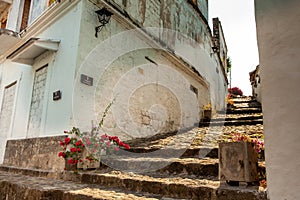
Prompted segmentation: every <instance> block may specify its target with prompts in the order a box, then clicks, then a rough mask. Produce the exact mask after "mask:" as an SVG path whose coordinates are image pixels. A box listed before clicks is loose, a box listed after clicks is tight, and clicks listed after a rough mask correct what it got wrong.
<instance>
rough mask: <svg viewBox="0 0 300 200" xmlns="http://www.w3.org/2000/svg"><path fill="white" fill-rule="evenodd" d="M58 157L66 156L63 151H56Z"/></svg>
mask: <svg viewBox="0 0 300 200" xmlns="http://www.w3.org/2000/svg"><path fill="white" fill-rule="evenodd" d="M58 157H63V158H65V157H66V154H65V153H64V152H59V153H58Z"/></svg>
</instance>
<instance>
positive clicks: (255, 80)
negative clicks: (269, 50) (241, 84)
mask: <svg viewBox="0 0 300 200" xmlns="http://www.w3.org/2000/svg"><path fill="white" fill-rule="evenodd" d="M249 76H250V83H251V88H252V97H253V98H255V99H256V100H257V101H258V102H260V103H261V101H262V94H261V84H260V79H261V77H260V66H259V65H257V66H256V68H255V70H253V71H252V72H250V73H249Z"/></svg>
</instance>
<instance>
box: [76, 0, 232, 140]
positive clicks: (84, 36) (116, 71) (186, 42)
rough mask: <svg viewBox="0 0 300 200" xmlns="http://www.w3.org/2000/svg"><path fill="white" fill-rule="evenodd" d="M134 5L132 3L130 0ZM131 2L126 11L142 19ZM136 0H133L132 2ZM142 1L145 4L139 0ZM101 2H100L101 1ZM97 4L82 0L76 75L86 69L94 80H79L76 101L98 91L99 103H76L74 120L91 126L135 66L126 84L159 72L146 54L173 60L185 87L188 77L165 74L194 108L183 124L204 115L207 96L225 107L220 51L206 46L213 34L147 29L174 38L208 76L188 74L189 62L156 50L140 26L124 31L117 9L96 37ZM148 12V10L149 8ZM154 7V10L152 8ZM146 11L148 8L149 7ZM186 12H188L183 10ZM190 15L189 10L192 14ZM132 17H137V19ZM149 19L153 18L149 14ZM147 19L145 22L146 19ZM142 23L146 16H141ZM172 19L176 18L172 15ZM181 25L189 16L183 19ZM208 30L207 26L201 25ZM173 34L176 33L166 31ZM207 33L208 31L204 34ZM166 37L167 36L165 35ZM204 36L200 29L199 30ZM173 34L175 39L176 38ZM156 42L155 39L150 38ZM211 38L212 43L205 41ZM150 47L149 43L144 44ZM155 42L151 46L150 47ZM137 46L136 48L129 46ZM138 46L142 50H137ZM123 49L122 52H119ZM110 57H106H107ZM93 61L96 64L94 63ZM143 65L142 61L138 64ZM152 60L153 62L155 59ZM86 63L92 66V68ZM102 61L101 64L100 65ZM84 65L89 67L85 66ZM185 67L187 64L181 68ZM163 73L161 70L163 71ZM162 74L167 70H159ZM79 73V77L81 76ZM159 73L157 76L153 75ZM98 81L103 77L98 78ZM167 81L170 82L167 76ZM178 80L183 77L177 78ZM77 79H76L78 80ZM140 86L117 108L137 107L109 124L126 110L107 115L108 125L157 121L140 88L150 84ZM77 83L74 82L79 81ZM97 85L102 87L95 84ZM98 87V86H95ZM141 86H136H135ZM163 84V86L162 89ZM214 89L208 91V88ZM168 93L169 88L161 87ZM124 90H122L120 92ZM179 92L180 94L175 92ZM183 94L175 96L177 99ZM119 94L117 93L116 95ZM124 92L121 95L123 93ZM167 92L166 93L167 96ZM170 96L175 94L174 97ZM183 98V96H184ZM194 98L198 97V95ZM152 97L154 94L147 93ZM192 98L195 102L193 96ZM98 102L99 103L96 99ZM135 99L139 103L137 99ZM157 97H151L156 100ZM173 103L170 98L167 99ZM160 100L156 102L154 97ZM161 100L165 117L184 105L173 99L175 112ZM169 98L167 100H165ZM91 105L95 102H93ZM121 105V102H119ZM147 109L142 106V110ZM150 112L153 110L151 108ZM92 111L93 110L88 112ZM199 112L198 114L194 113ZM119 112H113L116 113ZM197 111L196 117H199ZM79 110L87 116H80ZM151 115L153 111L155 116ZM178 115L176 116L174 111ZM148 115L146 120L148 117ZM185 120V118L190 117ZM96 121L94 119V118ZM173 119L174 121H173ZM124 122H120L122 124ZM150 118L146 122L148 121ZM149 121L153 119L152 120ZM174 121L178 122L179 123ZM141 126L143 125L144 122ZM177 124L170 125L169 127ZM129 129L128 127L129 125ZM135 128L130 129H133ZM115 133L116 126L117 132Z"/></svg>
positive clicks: (182, 54) (188, 58)
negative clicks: (196, 35) (194, 90)
mask: <svg viewBox="0 0 300 200" xmlns="http://www.w3.org/2000/svg"><path fill="white" fill-rule="evenodd" d="M130 5H131V4H130ZM130 5H128V4H127V7H126V9H127V11H128V12H129V14H130V15H131V16H133V17H134V16H138V17H139V19H143V16H142V13H139V12H138V13H135V11H134V9H133V8H132V7H130ZM131 6H133V5H131ZM140 6H141V5H140ZM147 6H148V7H149V8H153V7H155V6H156V7H157V2H156V1H155V2H154V3H153V5H152V4H151V3H147V4H146V7H147ZM100 7H101V6H100ZM97 9H99V7H97V6H95V5H93V4H92V3H90V2H89V1H84V8H83V16H82V21H81V33H80V46H79V51H78V53H79V54H78V65H77V66H78V71H77V72H78V74H77V75H78V76H80V75H81V74H82V73H83V72H84V73H83V74H85V75H88V76H90V77H92V78H93V79H94V85H93V86H85V85H83V84H81V83H79V82H78V86H79V87H80V89H79V92H81V91H82V93H80V94H81V96H82V98H80V100H78V103H80V102H88V101H89V98H92V99H93V98H94V95H96V97H95V98H96V99H97V101H96V103H95V102H94V101H92V102H91V104H93V103H95V105H96V107H95V109H96V111H93V110H91V111H90V112H89V111H88V110H89V109H90V108H88V106H87V107H85V106H84V105H83V106H78V107H80V108H81V109H80V111H78V110H76V108H74V110H73V114H75V118H76V116H77V117H78V115H80V116H79V118H80V120H79V121H80V122H79V121H78V119H77V121H76V119H75V124H76V123H77V124H76V125H78V123H79V124H81V123H82V124H83V123H85V124H86V125H87V128H88V127H90V126H91V120H95V118H94V116H93V115H94V114H95V113H96V116H97V117H98V118H99V117H101V116H102V113H103V112H104V109H105V107H106V106H107V105H108V104H109V103H110V101H112V99H113V98H114V97H115V96H114V92H115V91H114V90H115V88H117V86H118V83H119V81H122V80H123V79H124V77H126V76H128V74H130V73H133V74H134V72H133V70H134V69H135V70H137V72H136V75H135V76H133V77H132V78H131V79H129V80H128V82H126V83H124V89H125V90H126V89H128V88H132V85H136V84H141V83H142V81H141V80H143V81H144V83H145V85H147V84H146V82H147V80H146V79H140V78H139V77H140V76H141V75H144V76H145V77H146V74H148V76H149V77H148V78H149V79H151V77H153V74H155V73H157V71H156V70H154V71H153V73H152V74H151V73H150V71H147V70H145V69H144V68H143V65H147V64H149V63H150V62H149V61H147V60H146V59H145V56H147V57H149V58H151V59H152V60H153V61H155V62H156V63H157V64H158V66H160V65H161V64H163V65H167V66H171V67H172V68H173V69H174V71H176V72H177V73H179V74H181V75H182V77H184V79H185V80H186V81H187V83H186V87H182V88H181V87H180V86H181V85H185V83H184V82H181V83H180V79H177V80H176V79H175V76H174V77H173V79H172V77H171V78H168V77H165V79H164V80H165V81H166V82H165V84H166V85H167V86H168V87H169V89H170V88H172V87H177V91H179V92H178V93H181V95H179V96H181V97H182V96H184V95H185V94H186V96H185V97H183V98H182V99H185V100H183V102H182V103H183V104H185V105H187V107H189V108H188V109H191V110H188V109H187V110H186V111H184V112H182V113H180V115H181V116H182V117H183V118H185V119H186V120H187V121H188V123H186V124H184V125H185V126H187V127H188V126H191V125H194V124H196V123H197V122H198V121H199V118H200V116H199V115H201V113H200V110H201V108H202V106H203V105H205V104H207V103H208V102H210V101H212V103H213V105H214V108H215V110H222V109H223V108H224V106H225V101H224V97H225V93H226V90H227V84H226V81H225V78H224V76H223V74H222V71H221V68H220V66H219V64H218V61H217V57H216V55H215V54H213V53H212V52H211V51H210V49H209V50H208V49H207V46H210V44H209V42H210V40H207V39H201V38H199V40H201V42H200V43H197V42H193V41H192V40H190V39H186V38H185V36H183V35H182V34H179V33H175V32H174V34H173V33H171V32H169V33H168V32H167V31H166V30H163V29H162V28H161V27H158V28H157V29H151V30H148V29H147V30H146V31H147V32H148V31H149V32H151V33H155V34H157V33H158V36H159V37H160V38H164V39H166V40H167V42H171V43H170V44H171V45H172V47H173V48H174V50H175V53H176V54H177V55H179V57H181V58H183V59H184V60H185V61H188V62H189V63H190V64H191V65H193V66H194V67H195V68H196V70H197V71H198V72H200V74H201V75H202V76H203V77H204V78H201V77H199V76H198V75H196V73H194V74H193V75H190V74H189V73H187V72H186V69H187V68H188V67H187V65H184V66H182V64H181V66H178V65H180V64H178V63H177V64H176V62H178V61H175V60H176V59H174V58H171V57H170V56H169V57H168V56H167V53H165V55H164V54H163V53H161V52H159V51H157V50H154V49H153V48H155V45H154V46H153V40H152V41H151V40H148V39H147V36H143V33H142V32H141V33H139V32H138V31H137V32H134V31H133V32H131V33H130V34H129V35H130V36H127V35H126V33H125V34H124V33H123V31H126V30H128V29H129V28H131V27H130V26H128V24H127V23H128V22H126V20H125V19H120V17H118V16H117V14H116V13H115V14H114V15H113V16H112V18H111V21H110V22H109V24H107V25H106V26H105V27H104V28H103V29H102V30H101V32H100V33H99V35H98V38H96V37H94V34H95V32H94V28H95V26H96V25H98V21H97V18H96V15H95V13H94V11H96V10H97ZM189 9H190V7H187V10H185V12H188V10H189ZM148 12H150V11H148ZM151 12H152V11H151ZM145 13H147V11H145ZM182 16H184V14H183V15H182ZM156 17H159V15H158V13H157V15H154V16H153V20H154V22H155V23H156V25H158V21H157V18H156ZM189 17H190V16H189ZM133 20H134V19H133ZM146 20H148V21H150V20H151V19H146V18H145V22H146ZM184 20H186V21H187V23H192V22H190V21H189V20H188V19H184ZM145 22H143V23H145ZM140 23H142V22H140ZM172 23H175V22H174V21H173V22H172ZM181 23H182V26H183V24H184V23H185V22H181ZM198 25H199V26H202V25H201V23H200V24H198ZM159 26H162V24H161V23H159ZM203 31H204V30H203ZM170 33H171V34H173V35H172V37H171V36H170V35H168V34H170ZM118 34H124V36H122V37H124V38H123V39H120V38H119V37H118ZM202 35H204V34H202ZM166 37H167V38H166ZM199 37H200V35H199ZM117 39H120V41H119V43H118V42H116V40H117ZM173 40H174V41H173ZM104 41H105V42H107V43H108V44H109V45H108V46H105V48H102V49H101V50H96V51H95V52H91V51H92V50H93V49H94V48H96V49H97V48H98V47H99V46H101V45H102V44H103V42H104ZM151 43H152V44H151ZM207 43H208V44H207ZM147 48H150V49H148V50H146V49H147ZM151 48H152V49H151ZM130 49H133V50H132V51H127V50H130ZM134 49H138V50H134ZM118 52H120V54H118ZM122 52H123V53H124V52H125V53H126V54H125V55H123V54H122ZM90 54H95V55H96V56H94V57H93V59H90V58H91V57H89V56H90ZM112 54H116V55H117V57H115V58H114V59H113V60H112V61H111V63H110V64H109V65H105V64H107V63H105V61H103V60H105V59H108V57H111V56H112ZM107 62H108V61H107ZM93 65H95V66H93ZM139 65H141V66H140V67H139ZM152 65H153V64H152ZM87 66H91V67H90V68H89V69H88V67H87ZM100 66H102V67H100ZM150 67H151V66H149V67H148V68H147V69H150ZM82 68H86V69H82ZM158 68H163V67H158ZM182 68H183V69H184V68H185V70H182ZM101 69H102V70H105V71H104V72H101V73H103V74H105V75H103V74H100V75H103V77H102V78H103V79H99V78H97V76H100V75H99V74H98V73H99V70H100V71H101ZM160 73H162V72H160ZM161 76H163V75H161ZM197 77H198V79H202V81H199V80H198V81H197ZM78 79H79V78H77V81H78ZM154 79H155V77H154ZM98 81H99V82H98ZM168 81H169V82H168ZM178 81H179V82H178ZM75 82H76V81H75ZM190 85H193V86H195V87H196V88H197V89H198V96H197V97H196V98H195V97H194V96H195V94H193V93H192V92H191V90H190ZM140 86H141V87H139V90H136V91H128V93H131V95H132V98H131V99H132V100H129V101H128V102H127V101H123V103H124V104H123V105H121V106H120V107H119V108H120V109H119V111H120V112H121V110H122V109H121V107H122V106H125V104H126V103H128V104H130V103H133V105H132V106H131V107H130V106H129V112H130V110H131V111H132V112H133V113H131V117H132V118H130V117H127V118H126V119H124V121H122V122H116V123H119V125H118V124H110V123H109V121H110V120H112V118H122V116H124V115H126V114H127V113H122V114H119V115H117V116H111V115H110V116H108V117H107V118H108V119H106V125H107V126H108V127H109V128H113V127H116V126H122V127H121V129H126V127H128V124H130V123H131V121H132V120H135V122H136V123H137V124H139V123H140V124H142V123H143V119H145V118H150V121H151V120H152V121H156V120H158V119H156V117H155V116H154V115H151V112H150V110H149V107H147V102H148V101H147V100H148V99H147V98H146V95H145V94H143V93H142V92H140V90H141V88H143V89H146V87H142V85H140ZM75 87H76V86H75ZM97 87H98V88H97ZM95 88H97V89H95ZM136 89H137V88H136ZM147 89H148V90H147V91H148V93H149V92H150V93H151V92H153V90H152V89H151V87H148V88H147ZM158 90H159V89H158ZM209 91H210V92H209ZM161 93H165V94H167V93H168V92H167V91H165V92H161ZM139 95H141V96H140V97H139V98H142V99H144V105H143V106H142V107H140V108H139V109H140V110H141V111H138V109H134V107H135V106H136V107H139V106H140V105H137V104H138V103H139V102H140V101H138V100H133V99H138V97H137V96H139ZM120 96H121V95H120ZM155 96H156V95H155V92H154V93H153V95H152V97H153V98H155ZM175 96H176V95H175ZM181 97H177V98H178V99H177V100H178V101H179V99H180V98H181ZM117 98H118V97H117ZM119 98H120V97H119ZM163 98H164V97H162V99H163ZM170 99H172V98H171V97H170ZM182 99H181V100H182ZM194 99H195V100H194ZM149 101H150V99H149ZM193 101H194V102H193ZM97 102H100V103H97ZM134 102H135V103H134ZM152 103H153V102H152ZM169 103H170V102H169ZM114 104H115V105H116V107H118V106H119V104H118V100H116V102H115V103H114ZM156 104H157V102H156ZM162 104H163V106H165V110H166V113H167V114H166V118H168V117H170V116H176V115H177V114H175V111H176V110H181V109H182V108H177V107H176V106H175V104H174V107H173V110H174V112H173V113H170V112H167V111H168V105H165V104H164V103H162ZM167 104H168V103H167ZM92 109H94V107H93V106H92ZM116 109H117V110H118V108H116ZM142 110H144V111H142ZM112 112H118V111H114V110H113V109H112ZM149 112H150V113H149ZM89 113H92V114H89ZM195 113H196V114H195ZM114 114H115V113H114ZM196 115H197V117H196ZM81 116H86V117H82V118H81ZM151 116H152V117H151ZM175 118H176V117H175ZM97 121H99V119H98V120H97V119H96V122H97ZM146 121H147V120H146ZM171 121H176V120H171ZM187 121H186V122H187ZM96 122H94V124H96ZM172 123H173V122H172ZM120 124H122V125H120ZM146 124H147V123H146ZM149 124H151V122H149ZM175 124H176V123H175ZM142 126H143V125H142ZM136 129H137V130H139V131H138V132H139V133H141V135H140V136H142V133H144V132H146V131H145V130H143V128H136ZM170 130H173V129H172V128H171V129H169V131H170ZM129 132H130V131H129ZM132 132H133V130H132V131H131V132H130V133H132ZM114 133H115V132H114Z"/></svg>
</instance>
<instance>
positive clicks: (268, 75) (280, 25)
mask: <svg viewBox="0 0 300 200" xmlns="http://www.w3.org/2000/svg"><path fill="white" fill-rule="evenodd" d="M255 4H256V5H255V11H256V23H257V36H258V47H259V57H260V65H261V72H262V80H261V83H262V105H263V113H264V132H265V143H266V166H267V179H268V180H267V181H268V192H269V197H270V199H271V200H276V199H278V200H294V199H295V200H296V199H300V192H299V191H300V181H299V177H300V156H299V153H300V10H299V8H300V1H299V0H284V1H283V0H255Z"/></svg>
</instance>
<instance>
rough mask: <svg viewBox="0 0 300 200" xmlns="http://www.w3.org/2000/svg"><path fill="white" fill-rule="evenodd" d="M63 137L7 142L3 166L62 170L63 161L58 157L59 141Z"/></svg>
mask: <svg viewBox="0 0 300 200" xmlns="http://www.w3.org/2000/svg"><path fill="white" fill-rule="evenodd" d="M64 138H65V136H53V137H42V138H28V139H19V140H8V141H7V144H6V151H5V156H4V162H3V164H4V165H9V166H15V167H21V168H32V169H44V170H53V171H56V170H63V169H64V164H65V163H64V160H63V159H62V158H59V157H58V152H59V151H60V150H61V149H60V146H59V141H60V140H63V139H64Z"/></svg>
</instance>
